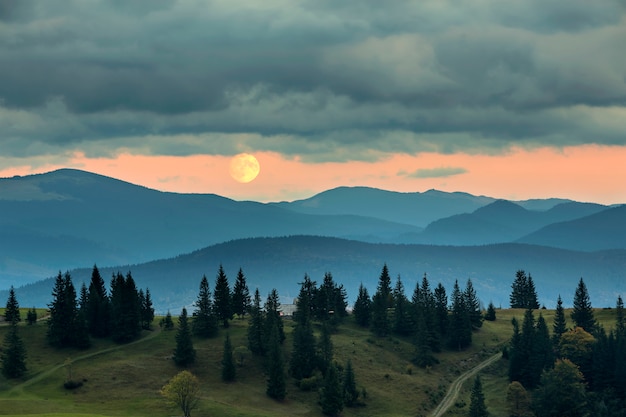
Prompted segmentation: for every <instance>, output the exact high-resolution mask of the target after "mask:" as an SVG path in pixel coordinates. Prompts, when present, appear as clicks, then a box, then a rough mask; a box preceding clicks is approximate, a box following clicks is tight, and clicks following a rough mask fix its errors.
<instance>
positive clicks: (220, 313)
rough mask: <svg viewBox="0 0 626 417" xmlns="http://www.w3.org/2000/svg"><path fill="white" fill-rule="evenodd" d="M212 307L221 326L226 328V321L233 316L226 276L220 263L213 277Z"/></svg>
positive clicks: (227, 324)
mask: <svg viewBox="0 0 626 417" xmlns="http://www.w3.org/2000/svg"><path fill="white" fill-rule="evenodd" d="M213 308H214V309H215V314H216V315H217V319H218V320H221V321H222V326H223V327H224V328H227V327H228V326H229V323H228V321H229V320H230V319H232V318H233V310H232V301H231V295H230V288H229V286H228V277H227V276H226V273H225V272H224V267H223V266H222V265H221V264H220V267H219V270H218V272H217V277H216V278H215V289H214V290H213Z"/></svg>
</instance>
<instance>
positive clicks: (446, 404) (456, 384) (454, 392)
mask: <svg viewBox="0 0 626 417" xmlns="http://www.w3.org/2000/svg"><path fill="white" fill-rule="evenodd" d="M501 357H502V353H496V354H495V355H493V356H490V357H489V358H487V359H486V360H484V361H482V362H481V363H479V364H478V365H476V366H475V367H473V368H472V369H469V370H467V371H465V372H463V373H462V374H461V375H460V376H459V377H458V378H457V379H455V380H454V381H453V382H452V385H450V388H448V392H447V393H446V396H445V397H443V399H442V400H441V402H440V403H439V405H438V406H437V408H435V410H434V411H433V412H432V413H431V415H430V416H431V417H442V416H443V415H444V414H445V412H446V411H448V408H450V407H451V406H452V404H454V402H455V401H456V399H457V397H458V396H459V392H461V387H462V386H463V384H464V383H465V381H467V380H468V379H469V378H470V377H472V376H474V375H476V373H478V372H479V371H480V370H482V369H484V368H486V367H487V366H489V365H491V364H492V363H494V362H495V361H497V360H498V359H500V358H501Z"/></svg>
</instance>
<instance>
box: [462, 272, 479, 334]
mask: <svg viewBox="0 0 626 417" xmlns="http://www.w3.org/2000/svg"><path fill="white" fill-rule="evenodd" d="M463 296H464V297H465V308H466V309H467V313H468V314H469V319H470V323H471V326H472V329H479V328H481V327H482V325H483V316H482V314H481V312H480V300H479V299H478V296H477V295H476V290H475V289H474V285H473V284H472V280H471V279H468V280H467V284H466V286H465V292H464V293H463Z"/></svg>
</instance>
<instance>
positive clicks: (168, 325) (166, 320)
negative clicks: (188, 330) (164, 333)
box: [163, 310, 174, 330]
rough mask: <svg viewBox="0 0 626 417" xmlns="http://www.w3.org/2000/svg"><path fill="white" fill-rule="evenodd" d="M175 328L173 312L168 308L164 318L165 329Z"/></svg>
mask: <svg viewBox="0 0 626 417" xmlns="http://www.w3.org/2000/svg"><path fill="white" fill-rule="evenodd" d="M173 328H174V322H173V321H172V313H170V311H169V310H167V314H166V315H165V318H164V319H163V329H165V330H172V329H173Z"/></svg>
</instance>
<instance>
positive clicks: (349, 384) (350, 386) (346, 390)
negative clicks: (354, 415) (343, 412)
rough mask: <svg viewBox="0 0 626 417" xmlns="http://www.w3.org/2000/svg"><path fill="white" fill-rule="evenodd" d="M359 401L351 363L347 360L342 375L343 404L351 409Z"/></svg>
mask: <svg viewBox="0 0 626 417" xmlns="http://www.w3.org/2000/svg"><path fill="white" fill-rule="evenodd" d="M358 399H359V391H358V390H357V389H356V379H355V377H354V369H353V368H352V361H351V360H350V359H348V362H347V363H346V368H345V371H344V375H343V402H344V404H345V405H346V406H347V407H353V406H355V405H356V404H357V401H358Z"/></svg>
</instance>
